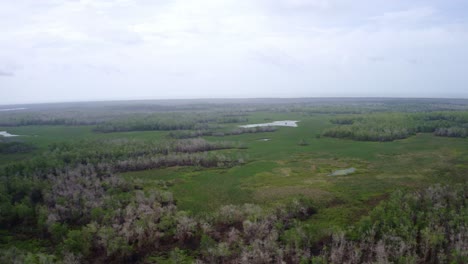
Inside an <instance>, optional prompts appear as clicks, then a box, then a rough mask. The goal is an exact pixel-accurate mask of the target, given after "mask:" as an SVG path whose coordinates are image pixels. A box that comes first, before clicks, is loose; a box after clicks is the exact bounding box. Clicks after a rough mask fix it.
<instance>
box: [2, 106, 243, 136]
mask: <svg viewBox="0 0 468 264" xmlns="http://www.w3.org/2000/svg"><path fill="white" fill-rule="evenodd" d="M247 121H248V117H247V115H246V114H245V113H239V112H226V111H214V112H190V111H187V112H160V113H138V112H108V111H98V110H96V112H87V111H69V112H56V111H47V112H18V113H6V114H5V113H0V126H30V125H38V126H42V125H74V126H76V125H95V126H96V128H95V131H97V132H122V131H138V130H140V131H146V130H164V131H166V130H184V129H185V130H188V129H190V130H192V129H206V128H208V127H210V126H209V125H208V124H212V125H211V126H213V125H216V124H227V123H243V122H247Z"/></svg>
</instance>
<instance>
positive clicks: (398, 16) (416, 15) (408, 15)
mask: <svg viewBox="0 0 468 264" xmlns="http://www.w3.org/2000/svg"><path fill="white" fill-rule="evenodd" d="M436 14H437V9H436V8H434V7H431V6H426V7H416V8H410V9H406V10H400V11H392V12H385V13H384V14H382V15H378V16H373V17H371V18H369V20H371V21H375V22H377V23H382V24H395V23H397V24H405V25H408V24H409V23H418V22H421V21H425V20H426V21H427V20H428V19H431V18H434V16H435V15H436Z"/></svg>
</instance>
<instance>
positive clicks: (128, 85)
mask: <svg viewBox="0 0 468 264" xmlns="http://www.w3.org/2000/svg"><path fill="white" fill-rule="evenodd" d="M0 95H1V96H0V104H13V103H30V102H57V101H84V100H106V99H160V98H164V99H167V98H218V97H236V98H238V97H304V96H306V97H314V96H411V97H414V96H418V97H437V96H442V97H468V1H467V0H411V1H409V0H391V1H390V0H81V1H79V0H14V1H12V0H0Z"/></svg>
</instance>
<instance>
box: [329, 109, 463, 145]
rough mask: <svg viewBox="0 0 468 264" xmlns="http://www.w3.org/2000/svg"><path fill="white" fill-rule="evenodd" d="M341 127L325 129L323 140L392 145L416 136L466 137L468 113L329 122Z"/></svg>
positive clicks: (384, 115)
mask: <svg viewBox="0 0 468 264" xmlns="http://www.w3.org/2000/svg"><path fill="white" fill-rule="evenodd" d="M330 121H331V123H333V124H336V125H338V126H335V127H332V128H329V129H326V130H325V131H324V132H323V135H324V136H328V137H335V138H348V139H354V140H361V141H392V140H395V139H403V138H407V137H409V136H411V135H414V134H416V133H421V132H424V133H434V134H435V135H437V136H451V137H466V135H467V128H468V112H465V111H463V112H456V111H447V112H432V113H378V114H367V115H360V116H356V117H354V116H346V117H338V118H334V119H332V120H330Z"/></svg>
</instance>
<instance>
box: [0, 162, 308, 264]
mask: <svg viewBox="0 0 468 264" xmlns="http://www.w3.org/2000/svg"><path fill="white" fill-rule="evenodd" d="M19 187H20V186H16V188H19ZM22 190H23V191H24V192H23V193H22V196H23V197H22V198H21V197H16V198H14V197H10V199H16V200H19V201H24V200H27V203H28V205H22V206H18V205H17V203H16V202H15V203H14V204H13V207H14V210H13V211H5V210H2V211H0V214H1V217H2V218H1V220H2V222H1V223H0V224H1V225H2V226H9V227H10V228H19V227H21V228H23V229H24V230H30V231H29V232H39V234H35V235H36V236H40V237H42V238H43V239H47V240H49V241H50V243H51V244H52V245H53V248H54V250H55V253H54V254H55V256H52V255H47V254H43V253H39V254H31V253H22V252H17V254H13V253H12V252H16V251H17V250H16V249H15V248H11V249H10V250H6V251H2V252H0V259H3V260H4V261H7V262H10V261H11V260H12V259H15V258H17V259H20V258H21V259H22V260H25V259H29V258H39V259H42V258H44V259H47V260H48V261H51V262H52V263H53V260H54V259H55V260H57V261H58V260H59V259H64V260H66V261H67V262H66V263H73V261H76V262H79V263H88V262H91V263H102V262H110V263H122V262H136V261H143V260H144V259H145V258H146V257H148V256H150V255H152V256H159V257H160V258H165V256H167V255H166V253H167V252H171V251H177V250H178V249H179V248H180V249H183V250H185V251H189V252H190V258H192V259H195V258H198V259H199V260H198V261H199V262H200V263H204V262H206V263H219V262H224V263H239V262H241V263H265V262H272V261H280V260H287V261H288V262H290V263H292V262H296V261H297V260H299V259H301V258H304V256H307V254H309V253H307V246H308V245H307V244H300V245H296V246H293V247H292V245H291V246H290V247H286V246H285V242H284V241H289V239H291V236H296V235H298V234H296V232H300V224H299V223H298V222H296V221H300V220H301V219H307V218H308V217H309V216H310V215H312V214H314V213H315V209H314V207H313V206H312V204H311V203H310V201H308V200H294V201H292V202H291V203H289V204H287V205H283V206H279V207H277V208H276V209H275V210H273V211H266V210H264V209H261V208H260V207H258V206H255V205H249V204H246V205H243V206H233V205H228V206H224V207H222V208H220V210H219V211H218V212H216V213H215V214H213V215H211V216H209V217H203V218H194V217H192V216H190V215H188V214H187V213H185V212H182V211H179V210H177V207H176V205H175V202H174V200H173V197H172V194H171V193H168V192H164V191H157V190H153V191H151V192H144V191H141V190H138V188H137V187H136V186H135V185H130V184H128V183H126V182H124V181H122V180H121V179H119V178H118V177H116V176H114V175H112V174H111V173H109V172H108V171H104V170H98V169H96V168H95V167H93V166H79V167H77V168H75V169H65V170H61V171H56V172H55V173H52V174H49V175H48V176H47V177H46V179H45V180H42V181H39V180H38V181H36V182H35V183H33V184H32V186H31V187H30V188H23V189H22ZM35 192H38V193H37V194H34V193H35ZM14 196H18V195H14ZM22 203H25V202H22ZM23 207H24V208H23ZM2 209H4V204H3V203H2ZM8 213H11V214H14V215H16V214H19V215H18V217H16V220H21V222H15V221H13V220H14V219H13V218H15V217H10V216H9V215H7V214H8ZM8 219H9V220H10V221H7V220H8ZM26 220H27V221H26ZM34 230H36V231H34ZM301 234H302V235H304V234H303V233H301ZM309 246H310V245H309ZM179 253H180V252H179Z"/></svg>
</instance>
